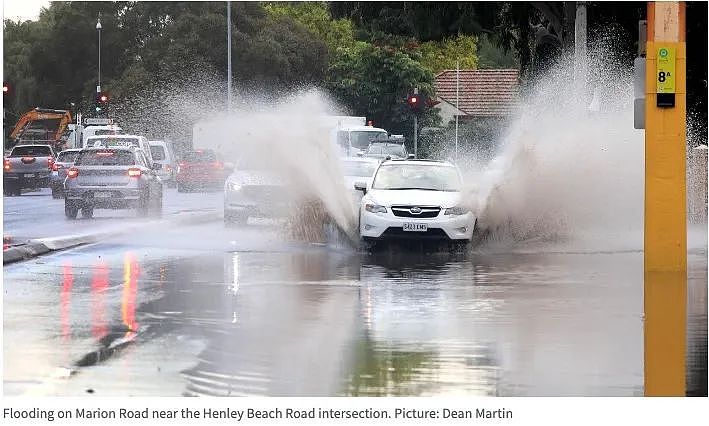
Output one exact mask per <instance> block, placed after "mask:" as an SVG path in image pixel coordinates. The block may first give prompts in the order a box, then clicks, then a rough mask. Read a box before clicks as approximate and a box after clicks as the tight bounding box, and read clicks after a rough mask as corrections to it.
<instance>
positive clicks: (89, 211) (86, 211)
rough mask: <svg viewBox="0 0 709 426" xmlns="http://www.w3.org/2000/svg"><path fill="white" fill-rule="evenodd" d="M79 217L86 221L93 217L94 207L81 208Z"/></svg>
mask: <svg viewBox="0 0 709 426" xmlns="http://www.w3.org/2000/svg"><path fill="white" fill-rule="evenodd" d="M81 216H82V217H84V218H86V219H91V218H92V217H94V206H84V207H82V208H81Z"/></svg>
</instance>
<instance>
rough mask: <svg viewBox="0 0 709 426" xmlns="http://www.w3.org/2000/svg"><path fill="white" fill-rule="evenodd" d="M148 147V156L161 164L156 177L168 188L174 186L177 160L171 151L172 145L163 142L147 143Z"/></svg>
mask: <svg viewBox="0 0 709 426" xmlns="http://www.w3.org/2000/svg"><path fill="white" fill-rule="evenodd" d="M148 144H149V145H150V155H151V156H152V157H153V161H155V162H156V163H160V164H162V167H161V168H160V170H158V176H160V179H162V181H163V182H165V183H167V184H168V185H169V186H170V187H173V188H174V187H175V186H176V180H175V175H176V174H177V159H176V157H175V153H174V152H173V150H172V145H171V144H169V143H167V142H165V141H148Z"/></svg>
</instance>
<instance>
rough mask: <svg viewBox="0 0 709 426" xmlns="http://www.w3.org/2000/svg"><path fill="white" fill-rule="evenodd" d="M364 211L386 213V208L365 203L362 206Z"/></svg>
mask: <svg viewBox="0 0 709 426" xmlns="http://www.w3.org/2000/svg"><path fill="white" fill-rule="evenodd" d="M364 209H365V210H367V211H368V212H370V213H386V212H387V208H386V207H384V206H380V205H379V204H372V203H367V204H365V205H364Z"/></svg>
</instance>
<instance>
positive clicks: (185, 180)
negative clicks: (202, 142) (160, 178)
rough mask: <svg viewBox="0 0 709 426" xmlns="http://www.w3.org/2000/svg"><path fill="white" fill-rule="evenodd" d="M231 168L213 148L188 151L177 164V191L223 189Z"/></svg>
mask: <svg viewBox="0 0 709 426" xmlns="http://www.w3.org/2000/svg"><path fill="white" fill-rule="evenodd" d="M231 169H233V167H231V165H230V164H225V163H224V162H223V161H221V160H220V159H219V156H218V155H217V153H216V152H214V151H212V150H211V149H197V150H194V151H187V152H185V153H184V154H183V155H182V158H181V159H180V162H179V163H178V164H177V175H176V177H175V180H176V181H177V191H178V192H187V191H193V190H196V189H199V190H205V189H217V188H218V189H221V188H222V187H223V185H224V181H225V180H226V178H227V176H228V175H229V173H230V171H231Z"/></svg>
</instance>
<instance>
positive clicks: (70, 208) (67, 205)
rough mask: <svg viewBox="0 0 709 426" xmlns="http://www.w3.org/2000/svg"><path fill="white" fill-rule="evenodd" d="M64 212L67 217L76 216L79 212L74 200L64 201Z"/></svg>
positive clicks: (73, 217) (72, 217)
mask: <svg viewBox="0 0 709 426" xmlns="http://www.w3.org/2000/svg"><path fill="white" fill-rule="evenodd" d="M64 214H65V215H66V218H67V219H72V220H73V219H76V216H77V215H78V214H79V206H77V205H76V204H75V203H74V202H72V201H67V200H65V201H64Z"/></svg>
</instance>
